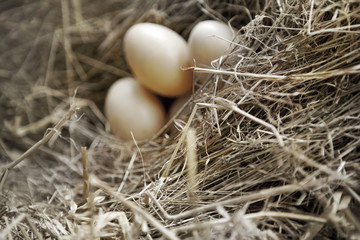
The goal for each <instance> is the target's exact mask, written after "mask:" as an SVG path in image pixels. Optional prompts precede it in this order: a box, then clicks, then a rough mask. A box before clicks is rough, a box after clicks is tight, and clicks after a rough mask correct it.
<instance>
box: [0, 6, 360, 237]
mask: <svg viewBox="0 0 360 240" xmlns="http://www.w3.org/2000/svg"><path fill="white" fill-rule="evenodd" d="M0 11H1V13H0V18H1V21H0V22H1V24H0V25H1V28H0V29H1V30H0V31H1V34H2V36H3V38H2V40H1V42H0V49H1V58H0V62H1V67H0V77H1V82H0V92H1V95H0V101H1V102H0V112H1V115H0V120H1V126H2V127H1V138H0V146H1V147H0V151H1V173H0V174H2V175H1V176H2V177H1V188H2V189H1V200H0V206H1V208H0V226H1V227H0V239H157V238H160V237H164V238H168V239H178V238H181V239H183V238H184V239H299V238H300V239H357V238H359V237H360V220H359V212H360V196H359V193H360V185H359V180H360V165H359V159H360V107H359V106H360V51H359V49H360V3H359V2H358V1H356V0H348V1H329V0H324V1H317V0H316V1H315V0H309V1H300V0H288V1H283V0H278V1H270V0H269V1H268V0H264V1H261V0H257V1H252V0H248V1H216V0H215V1H202V0H194V1H191V0H189V1H180V0H177V1H166V0H153V1H140V0H138V1H131V0H128V1H127V0H119V1H110V0H105V1H87V0H82V1H69V0H62V1H42V0H39V1H12V0H7V1H3V2H2V3H0ZM205 19H220V20H223V21H227V20H229V23H230V24H231V25H232V26H233V27H234V28H235V29H239V32H238V38H237V39H236V40H235V41H234V44H235V45H236V48H235V49H234V51H233V52H232V53H231V54H229V55H227V56H224V57H223V58H221V59H219V60H218V61H216V62H214V64H213V68H211V69H210V68H209V69H201V68H195V72H207V73H209V74H210V75H209V76H210V77H209V79H208V81H207V82H206V83H205V84H203V85H201V86H200V85H199V84H198V83H197V84H196V86H195V87H196V89H197V90H196V92H194V94H193V97H192V99H191V100H190V101H189V102H188V103H187V104H186V106H185V107H188V108H190V109H191V113H190V114H181V113H179V114H178V117H177V119H176V120H174V121H175V122H176V124H175V125H176V128H177V130H172V131H166V130H165V129H164V130H163V131H162V132H161V133H159V134H158V136H157V137H155V138H154V139H152V140H151V141H148V142H130V143H124V142H121V141H120V140H117V139H115V138H114V137H112V136H111V134H109V133H108V126H107V125H106V121H105V120H104V117H103V115H102V113H101V111H102V104H103V100H104V96H105V92H106V89H107V88H108V87H109V85H110V84H111V83H112V82H114V81H115V80H116V79H117V78H119V77H123V76H127V75H129V71H128V69H127V66H126V64H125V62H124V58H123V53H122V49H121V44H122V42H121V39H122V36H123V34H124V32H125V31H126V29H128V28H129V27H130V26H131V25H132V24H134V23H135V22H136V21H150V22H157V23H161V24H164V25H166V26H169V27H170V28H172V29H174V30H176V31H177V32H179V33H180V34H182V35H183V36H184V37H185V38H187V36H188V34H189V31H190V30H191V28H192V26H193V25H194V24H196V23H197V22H198V21H201V20H205ZM69 108H70V110H69ZM174 121H172V122H170V123H169V126H170V125H171V124H172V123H173V122H174ZM40 139H41V140H40ZM82 147H87V149H85V148H82ZM28 149H29V150H28ZM22 154H24V155H22ZM83 168H84V170H83ZM87 173H88V175H89V177H87Z"/></svg>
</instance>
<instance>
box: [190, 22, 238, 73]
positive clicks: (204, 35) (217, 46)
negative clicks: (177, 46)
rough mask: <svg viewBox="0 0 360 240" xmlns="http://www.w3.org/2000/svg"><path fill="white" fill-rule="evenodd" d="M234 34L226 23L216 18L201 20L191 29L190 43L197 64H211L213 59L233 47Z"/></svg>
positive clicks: (191, 54) (192, 56)
mask: <svg viewBox="0 0 360 240" xmlns="http://www.w3.org/2000/svg"><path fill="white" fill-rule="evenodd" d="M233 37H234V34H233V32H232V31H231V29H230V27H229V26H228V25H226V24H225V23H222V22H218V21H215V20H207V21H202V22H199V23H198V24H196V25H195V26H194V28H193V29H192V30H191V33H190V36H189V40H188V45H189V50H190V56H191V59H195V61H196V65H197V66H204V65H205V66H210V63H211V61H213V60H215V59H217V58H219V57H221V56H222V55H224V54H226V53H227V52H229V51H230V50H231V49H230V47H231V40H233Z"/></svg>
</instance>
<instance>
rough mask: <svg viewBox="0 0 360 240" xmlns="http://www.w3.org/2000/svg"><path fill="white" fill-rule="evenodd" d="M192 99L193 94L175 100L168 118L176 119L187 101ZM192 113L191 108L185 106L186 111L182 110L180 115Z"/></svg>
mask: <svg viewBox="0 0 360 240" xmlns="http://www.w3.org/2000/svg"><path fill="white" fill-rule="evenodd" d="M190 98H191V94H186V95H184V96H181V97H179V98H177V99H175V101H174V102H173V103H172V104H171V106H170V109H169V114H168V116H169V117H168V118H169V119H171V118H172V117H174V116H175V114H177V113H178V111H180V109H181V108H182V107H183V106H184V105H185V104H186V103H187V101H188V100H189V99H190ZM190 113H191V107H190V106H185V107H184V109H182V111H181V113H180V115H190Z"/></svg>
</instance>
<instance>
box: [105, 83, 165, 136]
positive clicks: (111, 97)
mask: <svg viewBox="0 0 360 240" xmlns="http://www.w3.org/2000/svg"><path fill="white" fill-rule="evenodd" d="M105 116H106V118H107V119H108V121H109V124H110V128H111V132H112V133H113V134H114V135H116V136H118V137H119V138H121V139H123V140H131V139H132V136H131V132H132V133H133V135H134V137H135V139H136V140H144V139H148V138H151V137H152V136H154V134H156V133H157V132H158V131H159V130H160V129H161V128H162V127H163V126H164V124H165V121H166V113H165V110H164V106H163V105H162V103H161V102H160V100H159V99H158V98H157V97H156V96H154V95H153V94H152V93H150V92H149V91H148V90H147V89H145V88H144V87H142V86H141V85H140V83H139V82H138V81H136V80H135V79H133V78H130V77H129V78H123V79H120V80H118V81H116V82H115V83H114V84H113V85H112V86H111V87H110V89H109V90H108V93H107V95H106V99H105Z"/></svg>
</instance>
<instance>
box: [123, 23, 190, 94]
mask: <svg viewBox="0 0 360 240" xmlns="http://www.w3.org/2000/svg"><path fill="white" fill-rule="evenodd" d="M124 53H125V58H126V61H127V63H128V65H129V67H130V69H131V70H132V72H133V73H134V75H135V76H136V78H137V79H138V80H139V81H140V82H141V84H143V85H144V86H145V87H146V88H148V89H150V90H151V91H153V92H155V93H157V94H159V95H162V96H165V97H176V96H180V95H183V94H185V93H187V92H189V91H190V89H191V87H192V78H193V76H192V71H191V70H183V68H186V67H188V66H189V65H190V57H189V51H188V48H187V43H186V41H185V40H184V39H183V38H182V37H181V36H180V35H179V34H177V33H176V32H174V31H173V30H171V29H169V28H167V27H165V26H162V25H158V24H154V23H138V24H135V25H134V26H132V27H131V28H130V29H129V30H128V31H127V32H126V34H125V36H124Z"/></svg>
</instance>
